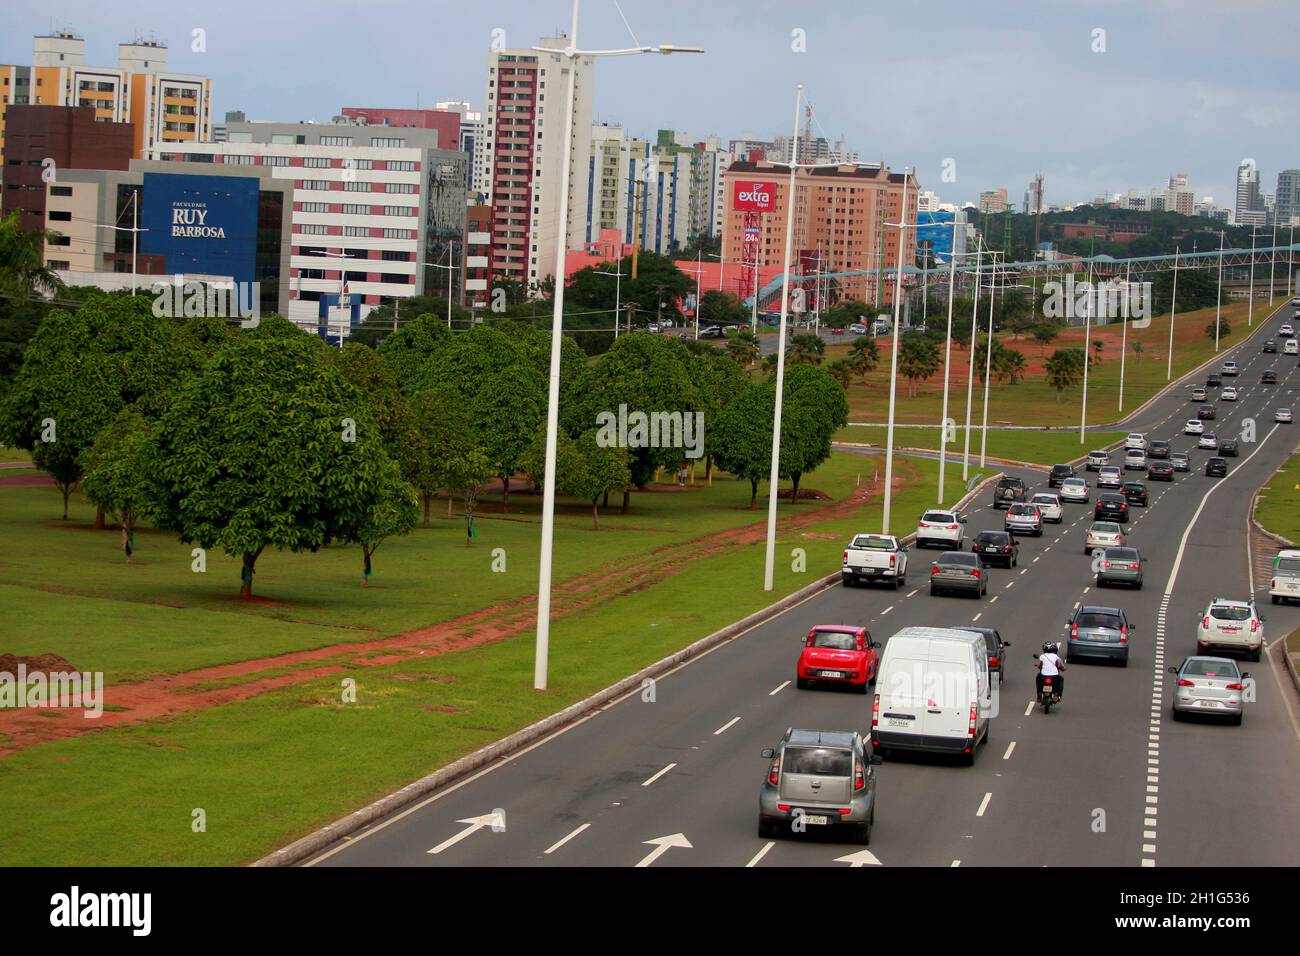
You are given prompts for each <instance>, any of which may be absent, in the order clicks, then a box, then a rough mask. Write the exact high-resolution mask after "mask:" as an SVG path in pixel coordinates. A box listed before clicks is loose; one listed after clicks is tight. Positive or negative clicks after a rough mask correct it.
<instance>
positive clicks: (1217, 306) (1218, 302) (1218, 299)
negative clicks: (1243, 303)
mask: <svg viewBox="0 0 1300 956" xmlns="http://www.w3.org/2000/svg"><path fill="white" fill-rule="evenodd" d="M1222 311H1223V230H1222V229H1220V230H1219V291H1218V292H1217V293H1216V294H1215V298H1214V351H1216V352H1217V351H1219V314H1220V313H1221V312H1222Z"/></svg>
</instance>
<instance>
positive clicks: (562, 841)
mask: <svg viewBox="0 0 1300 956" xmlns="http://www.w3.org/2000/svg"><path fill="white" fill-rule="evenodd" d="M589 826H591V824H590V823H584V824H583V825H582V826H580V827H578V829H576V830H574V831H573V832H572V833H570V834H569V835H568V836H566V837H562V838H561V839H560V840H558V841H557V842H555V843H553V844H551V847H550V849H548V850H547V851H546V852H547V853H548V854H549V853H554V852H555V851H556V850H558V849H559V848H560V847H562V846H564V844H566V843H568V842H569V841H570V840H572V839H573V838H574V837H576V836H577V835H578V834H579V833H581V832H582V831H583V830H585V829H587V827H589Z"/></svg>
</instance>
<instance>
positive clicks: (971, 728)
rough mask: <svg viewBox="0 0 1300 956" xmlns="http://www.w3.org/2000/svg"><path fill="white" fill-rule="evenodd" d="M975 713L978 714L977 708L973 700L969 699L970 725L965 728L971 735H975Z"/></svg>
mask: <svg viewBox="0 0 1300 956" xmlns="http://www.w3.org/2000/svg"><path fill="white" fill-rule="evenodd" d="M977 714H978V710H977V708H976V705H975V701H971V704H970V726H968V727H967V728H966V731H967V733H969V734H970V735H971V736H972V737H974V736H975V717H976V715H977Z"/></svg>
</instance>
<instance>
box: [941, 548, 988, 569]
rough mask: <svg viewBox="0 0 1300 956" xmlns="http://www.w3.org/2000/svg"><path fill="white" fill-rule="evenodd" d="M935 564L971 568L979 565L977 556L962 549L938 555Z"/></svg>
mask: <svg viewBox="0 0 1300 956" xmlns="http://www.w3.org/2000/svg"><path fill="white" fill-rule="evenodd" d="M935 564H953V565H959V566H962V567H970V568H973V567H976V566H978V565H979V557H978V556H977V555H974V554H966V553H965V552H962V551H950V552H948V553H947V554H944V555H940V556H939V558H938V560H937V561H935Z"/></svg>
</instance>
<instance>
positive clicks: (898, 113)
mask: <svg viewBox="0 0 1300 956" xmlns="http://www.w3.org/2000/svg"><path fill="white" fill-rule="evenodd" d="M317 6H320V5H317ZM817 6H818V9H816V10H809V11H807V12H806V13H805V14H804V15H802V16H801V15H800V14H799V13H798V12H794V13H791V12H789V11H788V10H786V9H785V8H778V7H777V6H776V5H775V4H768V3H760V4H757V5H750V6H749V7H747V8H746V10H747V16H746V17H745V18H744V20H743V21H737V20H736V18H735V17H734V14H733V12H732V11H729V10H725V9H713V8H699V7H697V6H692V5H688V4H685V3H681V2H677V0H665V2H661V3H656V4H654V5H653V6H651V5H633V4H631V3H627V4H624V6H623V9H622V13H623V14H625V15H626V17H627V21H628V23H629V24H630V27H631V29H632V30H633V31H635V36H636V38H637V41H638V42H640V43H645V44H649V43H658V42H673V43H691V44H698V45H702V46H704V47H705V48H706V50H707V51H708V53H707V55H706V56H703V57H698V58H683V59H678V58H674V59H673V60H671V61H668V64H667V65H668V68H667V69H665V68H664V66H665V64H660V63H657V62H656V63H654V64H651V63H644V62H640V63H639V62H637V59H638V58H633V59H632V60H629V61H626V62H625V63H622V64H619V65H618V67H617V68H611V67H610V66H609V64H601V65H600V67H598V68H597V70H596V78H595V84H594V103H593V111H592V119H593V121H594V122H602V121H603V122H611V123H619V124H621V125H623V126H624V127H626V128H627V129H628V130H629V131H630V132H632V133H634V134H635V135H640V136H652V135H653V134H654V132H655V131H657V130H658V129H676V130H682V131H688V132H689V133H690V134H691V135H692V136H694V137H696V138H699V139H704V138H706V137H708V136H710V135H715V136H718V137H720V138H721V139H722V140H724V141H730V140H732V139H741V138H744V137H745V136H746V134H754V135H755V136H757V137H760V138H767V137H776V136H786V135H789V132H790V131H789V130H788V129H787V126H789V125H790V124H791V121H792V116H791V114H792V106H793V102H792V101H793V92H794V86H795V84H796V83H798V82H803V83H804V84H805V89H806V94H807V98H808V100H809V101H810V102H811V103H812V104H813V106H814V109H815V111H816V115H815V119H814V126H813V135H814V136H824V137H826V138H827V139H828V140H830V141H832V142H836V141H839V140H840V139H841V138H843V139H845V140H846V141H847V142H848V144H849V145H850V146H851V148H853V149H855V150H856V151H858V152H859V154H860V156H861V159H862V160H863V161H864V162H878V161H880V160H884V161H885V162H886V163H887V164H888V165H890V166H891V167H893V168H903V167H905V166H915V168H916V170H917V178H918V180H919V182H920V183H921V186H922V188H924V189H927V190H931V191H934V192H936V193H938V194H939V195H940V196H942V197H943V198H944V199H945V201H949V202H957V203H962V202H978V196H979V193H980V192H983V191H986V190H990V189H996V188H999V187H1002V188H1007V189H1008V190H1009V191H1010V193H1011V195H1012V196H1013V197H1016V196H1018V194H1019V192H1020V190H1022V189H1023V186H1024V183H1027V182H1028V181H1029V180H1030V179H1032V177H1033V176H1034V175H1035V174H1036V173H1038V172H1042V173H1043V174H1044V176H1045V179H1046V189H1045V202H1047V203H1051V204H1067V205H1068V204H1078V203H1083V202H1087V201H1088V200H1090V199H1091V198H1093V197H1094V196H1097V195H1104V194H1109V193H1113V192H1115V191H1116V190H1117V189H1120V188H1121V185H1122V184H1128V186H1127V188H1134V187H1137V188H1146V187H1147V186H1148V185H1150V186H1155V185H1156V184H1158V183H1161V182H1163V181H1164V180H1165V179H1166V178H1167V177H1168V175H1169V174H1170V173H1171V172H1173V171H1175V170H1178V171H1183V172H1186V173H1187V174H1188V175H1189V177H1190V180H1191V183H1192V187H1193V188H1194V189H1195V190H1196V193H1197V196H1198V198H1199V197H1201V196H1205V195H1209V196H1213V197H1214V198H1215V200H1216V202H1218V203H1220V204H1230V197H1231V196H1233V195H1234V194H1235V176H1234V174H1235V170H1236V169H1237V167H1238V165H1239V164H1240V163H1241V162H1242V161H1243V159H1244V158H1251V159H1254V160H1255V162H1256V164H1257V166H1258V168H1259V170H1260V175H1261V190H1262V191H1264V192H1271V191H1272V185H1273V182H1274V180H1275V179H1276V176H1277V174H1278V173H1279V172H1281V171H1282V170H1284V169H1289V168H1293V167H1295V166H1296V165H1297V158H1296V157H1295V156H1294V155H1293V153H1292V152H1291V150H1292V149H1293V146H1292V143H1293V140H1294V136H1293V134H1291V133H1290V132H1289V130H1291V129H1293V128H1294V126H1295V123H1296V121H1297V119H1300V94H1297V93H1296V92H1294V91H1293V89H1291V87H1290V86H1289V85H1288V84H1289V82H1290V81H1289V75H1288V70H1289V66H1288V64H1287V63H1286V61H1285V56H1284V54H1282V53H1278V54H1276V55H1272V54H1270V52H1269V51H1268V50H1267V49H1258V48H1257V47H1256V46H1255V45H1254V44H1251V50H1252V70H1251V74H1252V78H1253V80H1254V82H1253V83H1251V84H1246V83H1243V82H1241V81H1238V80H1237V79H1236V77H1237V76H1238V75H1239V71H1238V70H1236V69H1235V68H1234V67H1232V65H1231V53H1230V51H1231V50H1233V49H1234V48H1236V47H1237V46H1238V45H1239V44H1238V42H1237V41H1238V40H1239V41H1240V44H1241V45H1244V44H1246V43H1247V42H1248V41H1249V39H1250V37H1251V35H1252V31H1253V30H1254V29H1255V28H1256V25H1257V24H1259V23H1264V22H1268V23H1269V24H1270V29H1273V30H1279V29H1280V30H1283V32H1285V25H1286V23H1287V22H1288V21H1290V22H1292V25H1293V26H1300V10H1293V9H1288V8H1287V7H1286V6H1285V5H1284V4H1281V3H1275V2H1263V0H1262V2H1257V3H1251V4H1246V5H1245V9H1244V10H1243V9H1234V10H1232V11H1227V12H1225V11H1223V10H1221V9H1220V8H1218V7H1217V6H1215V5H1213V4H1210V3H1193V4H1190V5H1189V4H1174V3H1172V2H1168V0H1159V2H1156V3H1152V4H1149V5H1147V6H1146V7H1144V8H1143V9H1140V10H1134V9H1129V8H1127V7H1126V6H1124V5H1122V4H1118V3H1112V2H1108V0H1107V2H1096V3H1093V4H1089V5H1085V6H1078V7H1076V8H1075V9H1071V10H1056V9H1050V8H1048V9H1043V10H1036V11H1035V16H1034V21H1033V22H1032V23H1029V22H1026V20H1025V18H1024V17H1022V16H1021V15H1020V13H1019V12H1018V8H1017V7H1016V6H1014V5H1012V4H1009V3H998V4H993V5H991V6H990V5H986V6H984V7H981V8H980V10H979V11H978V13H975V12H972V11H969V10H964V9H962V8H960V7H957V6H953V7H952V8H951V9H948V10H946V11H945V14H946V15H945V16H944V17H942V18H939V19H938V20H936V21H927V22H926V23H925V25H924V28H923V30H922V28H920V27H918V26H917V25H916V24H915V22H914V21H911V20H908V19H906V17H907V14H906V11H903V10H901V9H892V8H885V9H882V10H880V11H872V12H871V13H870V20H868V19H867V17H868V13H867V12H866V11H859V10H857V9H856V8H855V7H853V6H852V5H850V4H845V3H831V2H827V3H822V4H818V5H817ZM688 10H689V15H688ZM778 11H779V12H778ZM568 12H569V7H568V5H567V4H564V3H559V2H557V3H554V4H549V5H544V4H537V5H529V6H523V5H519V4H515V3H509V2H501V0H497V2H486V3H483V4H480V5H477V6H476V7H475V8H473V9H466V8H455V12H454V14H451V13H448V11H447V10H439V9H437V8H425V7H422V6H421V5H419V4H416V3H414V2H408V0H353V2H336V3H331V4H329V5H327V6H326V7H325V9H316V8H314V9H313V14H314V16H313V18H311V19H305V18H303V17H302V16H300V13H301V10H298V9H297V8H295V6H294V5H292V4H290V5H288V6H287V7H285V8H280V9H279V10H277V9H269V8H264V7H254V6H253V5H252V4H251V3H247V2H242V0H233V2H231V3H229V4H226V5H224V6H223V7H221V8H219V9H213V10H207V11H204V12H203V14H201V15H197V16H196V15H194V14H192V13H190V12H188V11H186V10H184V9H181V8H176V7H175V6H174V5H168V4H164V3H161V2H155V0H142V2H140V3H137V4H134V5H133V10H132V16H131V20H130V23H129V24H127V23H124V22H123V20H122V17H121V15H120V12H119V11H110V10H104V9H101V8H99V7H97V6H96V5H95V4H92V3H90V2H88V0H64V2H59V3H55V4H49V3H41V4H37V3H35V2H31V0H19V2H17V3H14V4H12V5H11V10H10V18H9V19H10V23H11V25H12V26H13V29H11V30H9V31H7V34H6V37H5V38H4V39H3V40H2V41H0V62H17V63H22V62H27V61H28V60H29V59H30V49H31V46H30V45H31V37H32V36H33V35H35V34H42V33H46V32H49V31H50V30H51V29H54V30H57V29H65V28H70V29H72V30H73V31H75V32H76V33H77V34H78V35H80V36H83V37H85V39H86V46H87V60H88V62H91V63H111V62H115V60H116V57H115V53H116V44H118V43H120V42H127V41H129V40H131V39H133V38H134V36H135V35H137V34H138V35H142V36H145V37H156V38H157V39H160V40H162V41H164V42H166V43H167V44H168V47H169V54H170V64H171V67H172V68H173V69H175V70H178V71H187V72H193V73H200V74H204V75H207V76H210V77H211V78H212V87H213V102H214V110H213V118H214V121H219V117H221V116H222V115H224V113H225V112H226V111H227V110H236V109H238V110H242V111H244V112H245V113H246V114H247V115H248V117H249V118H250V119H265V120H276V121H284V122H293V121H298V120H308V119H314V120H316V121H318V122H328V121H329V119H330V118H331V117H332V116H334V115H336V114H337V113H338V112H339V111H340V110H341V108H342V107H343V106H344V105H345V104H349V103H355V102H363V101H364V102H367V103H374V104H376V105H379V106H384V107H390V108H399V107H414V106H416V105H417V104H418V105H419V106H422V107H432V106H433V105H434V103H435V102H437V101H443V100H466V101H468V102H470V103H471V104H472V106H473V107H474V108H476V109H482V108H483V107H484V105H485V104H484V98H485V92H486V79H487V78H486V70H485V68H484V64H485V59H486V53H487V50H488V48H489V46H490V45H491V43H492V42H493V39H494V37H495V38H497V40H498V42H499V43H502V44H504V45H506V46H509V47H520V46H523V47H527V46H531V45H534V44H536V43H537V42H538V40H539V39H540V38H541V37H543V36H546V35H551V34H554V33H556V32H558V31H562V30H563V29H567V27H566V26H565V24H567V21H568ZM828 16H830V17H832V18H833V19H835V20H836V22H839V23H841V24H842V26H843V29H835V30H828V29H827V27H826V23H827V17H828ZM357 17H362V18H364V19H365V20H366V21H367V22H373V23H374V24H375V29H376V31H377V33H379V34H382V35H383V36H384V45H385V48H386V49H387V50H388V52H387V53H386V54H385V56H384V57H382V58H381V59H378V60H376V61H374V62H371V61H370V59H369V54H368V53H357V52H356V51H357V50H368V49H374V47H362V46H359V45H358V43H357V38H358V32H357V29H356V26H355V23H354V21H355V19H356V18H357ZM801 19H803V20H806V21H808V22H807V25H806V26H803V25H801V24H800V20H801ZM449 20H454V25H455V32H456V34H457V35H458V36H459V39H458V40H455V42H450V37H449V35H448V33H447V31H446V27H447V25H448V22H449ZM201 21H202V22H201ZM786 21H788V22H786ZM397 22H400V23H402V24H403V26H402V29H401V30H400V31H393V30H391V29H390V27H391V26H392V25H393V24H395V23H397ZM252 23H255V24H256V30H253V31H250V30H249V25H250V24H252ZM350 23H351V24H352V25H350V26H349V25H348V24H350ZM682 24H687V26H682ZM868 27H870V29H868ZM195 30H202V31H204V33H203V34H202V39H203V45H205V46H206V52H195V51H194V50H193V49H192V48H191V47H192V43H193V41H192V36H193V31H195ZM581 30H582V33H581V35H580V37H579V39H580V46H582V47H607V46H628V45H631V43H632V40H631V37H630V36H629V31H628V27H627V26H625V25H624V23H623V20H622V19H621V18H620V11H619V9H618V8H617V7H616V5H615V4H614V3H613V2H612V0H611V2H609V3H601V2H594V0H592V2H589V3H587V4H586V5H584V8H583V17H582V27H581ZM286 31H287V32H286ZM494 31H504V34H502V33H494ZM1097 31H1104V33H1098V32H1097ZM286 35H293V36H295V37H297V40H296V42H295V43H293V44H288V45H286V44H283V43H280V42H279V41H280V39H281V38H282V37H284V36H286ZM362 35H364V34H362ZM476 35H477V36H479V37H481V42H471V41H470V39H469V38H471V37H474V36H476ZM891 35H892V36H896V37H901V38H903V40H904V41H906V42H903V43H902V44H901V45H900V44H893V45H886V44H884V43H883V42H882V40H881V39H880V38H881V37H882V36H891ZM912 36H915V39H910V40H909V37H912ZM430 38H432V40H431V39H430ZM439 38H447V39H448V41H449V42H446V43H445V44H443V45H442V46H441V47H439V46H438V39H439ZM431 42H432V43H433V44H434V48H435V49H436V50H437V53H438V55H436V56H434V57H430V56H429V49H430V43H431ZM798 50H803V51H805V52H796V51H798ZM1012 51H1014V52H1015V54H1016V55H1015V56H1014V57H1013V56H1011V53H1012ZM1026 51H1027V52H1026ZM1094 51H1095V52H1094ZM250 59H252V60H255V61H257V62H263V63H267V64H275V65H277V68H279V69H282V71H283V73H284V74H285V75H287V76H290V77H299V78H301V81H300V82H285V83H279V84H276V85H275V86H266V85H265V84H263V82H262V80H263V77H264V75H265V74H263V73H260V72H250V71H246V70H244V69H242V68H241V64H243V63H246V62H248V61H249V60H250ZM751 61H752V62H755V63H761V69H755V70H750V69H746V68H744V64H746V63H747V62H751ZM854 61H857V62H861V63H868V64H871V69H870V70H865V71H864V80H863V83H862V86H861V88H860V90H859V89H855V88H854V87H853V85H852V84H848V85H846V84H844V83H843V82H842V81H838V82H837V81H836V79H835V78H836V77H837V76H842V71H843V68H844V66H845V64H846V63H851V62H854ZM349 62H351V63H355V64H356V66H357V69H355V70H353V69H349V68H348V67H347V66H346V64H348V63H349ZM1216 63H1217V64H1222V69H1218V70H1216V69H1214V66H1215V64H1216ZM328 64H335V65H334V66H328ZM339 64H343V66H342V68H339V66H338V65H339ZM1207 66H1208V67H1209V68H1208V69H1207ZM363 67H364V68H363ZM656 67H658V68H656ZM891 71H892V75H901V76H902V77H904V80H903V82H901V83H890V82H888V79H887V77H888V76H890V75H891ZM1207 77H1208V78H1207ZM1045 78H1050V82H1047V81H1045ZM1180 84H1181V85H1180ZM1139 85H1140V86H1141V87H1142V88H1144V89H1145V90H1147V91H1148V95H1147V96H1146V97H1144V98H1143V99H1141V100H1137V101H1134V100H1133V99H1132V98H1131V97H1130V96H1126V94H1125V90H1126V89H1129V88H1134V87H1137V86H1139ZM985 87H988V88H991V89H994V90H996V91H997V92H996V94H995V95H994V96H993V98H992V100H991V101H990V100H989V99H988V98H986V97H982V98H980V99H979V100H978V101H977V100H973V99H972V98H971V95H970V91H971V90H972V89H983V88H985ZM949 90H956V91H965V95H963V96H960V97H958V96H952V95H948V94H947V93H946V92H945V91H949ZM862 91H866V92H867V93H869V95H865V96H864V95H860V94H861V92H862ZM1063 93H1064V94H1078V95H1068V96H1064V97H1063V96H1062V94H1063ZM1076 104H1079V105H1077V106H1076ZM1088 104H1093V105H1092V106H1091V107H1090V108H1089V106H1088ZM977 106H978V108H976V107H977ZM1121 108H1122V112H1121ZM999 110H1001V111H1002V112H1001V113H1000V112H999ZM1086 112H1091V113H1092V114H1093V115H1095V116H1096V117H1097V119H1096V120H1095V121H1092V122H1088V123H1084V124H1077V125H1078V128H1079V135H1078V136H1071V135H1059V129H1060V126H1059V124H1058V123H1057V122H1055V121H1056V120H1057V119H1059V118H1066V117H1068V116H1070V115H1071V114H1072V113H1073V114H1081V113H1086ZM1026 117H1045V118H1047V119H1048V120H1049V121H1050V122H1049V125H1051V126H1056V127H1057V128H1058V133H1054V134H1053V135H1050V136H1044V135H1042V127H1043V124H1041V123H1036V122H1025V118H1026ZM1067 125H1068V124H1067ZM1212 127H1226V128H1232V129H1235V130H1238V134H1237V135H1236V136H1232V137H1218V138H1214V139H1212V140H1210V146H1209V148H1208V149H1205V148H1202V146H1201V142H1202V141H1203V140H1204V137H1203V136H1202V135H1201V134H1202V133H1203V131H1204V130H1205V129H1207V128H1212ZM1242 144H1246V145H1245V146H1244V147H1243V145H1242ZM946 170H947V171H955V175H956V178H955V180H952V181H950V180H946V179H945V178H944V173H945V171H946ZM1013 205H1018V203H1013Z"/></svg>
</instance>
